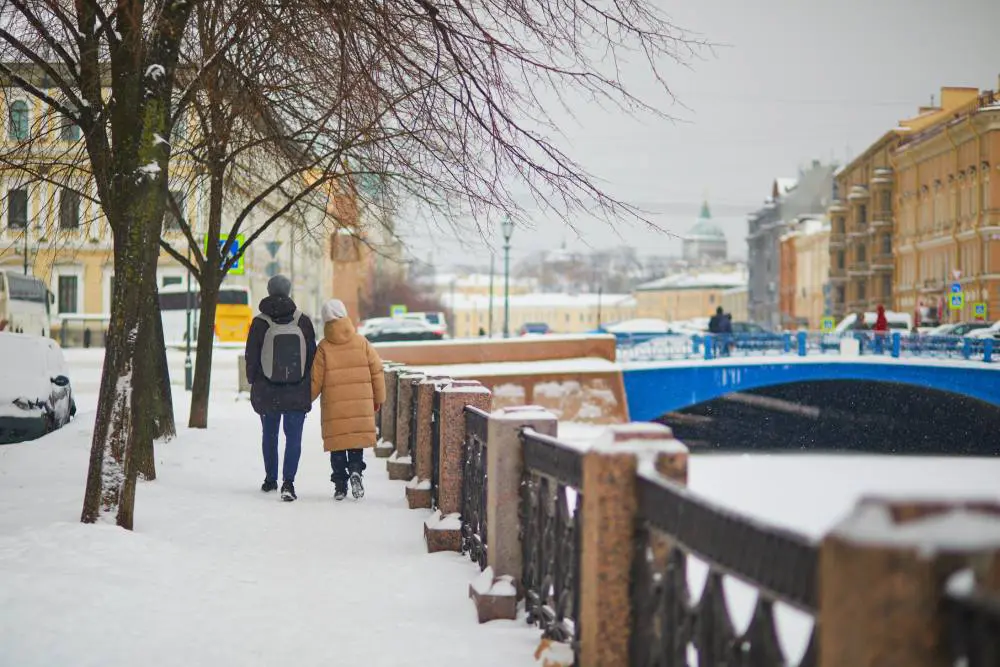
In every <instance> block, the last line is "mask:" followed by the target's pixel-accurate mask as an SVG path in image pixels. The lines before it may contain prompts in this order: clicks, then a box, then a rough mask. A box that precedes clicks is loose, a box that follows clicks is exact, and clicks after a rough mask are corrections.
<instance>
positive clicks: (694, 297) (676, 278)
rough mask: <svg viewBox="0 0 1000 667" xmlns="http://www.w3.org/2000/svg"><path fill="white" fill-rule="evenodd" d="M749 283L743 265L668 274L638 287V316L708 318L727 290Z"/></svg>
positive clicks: (636, 293)
mask: <svg viewBox="0 0 1000 667" xmlns="http://www.w3.org/2000/svg"><path fill="white" fill-rule="evenodd" d="M746 284H747V272H746V267H744V266H738V267H734V268H733V269H732V270H730V271H726V272H712V273H698V272H691V273H677V274H673V275H669V276H666V277H664V278H661V279H660V280H654V281H652V282H648V283H644V284H642V285H639V286H638V287H637V288H636V291H635V300H636V317H639V318H650V319H661V320H666V321H668V322H680V321H687V320H694V319H698V318H707V317H710V316H711V315H712V314H713V313H714V312H715V310H716V308H718V307H719V306H723V294H724V293H726V292H728V291H729V290H731V289H734V288H740V287H746ZM723 307H724V306H723Z"/></svg>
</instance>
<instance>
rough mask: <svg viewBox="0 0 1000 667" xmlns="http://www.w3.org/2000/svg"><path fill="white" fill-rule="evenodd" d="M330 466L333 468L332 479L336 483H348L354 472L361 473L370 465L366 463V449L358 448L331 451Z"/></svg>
mask: <svg viewBox="0 0 1000 667" xmlns="http://www.w3.org/2000/svg"><path fill="white" fill-rule="evenodd" d="M330 467H331V468H333V473H332V474H331V475H330V481H331V482H333V483H334V484H346V483H347V478H348V477H350V476H351V473H352V472H356V473H358V474H359V475H360V474H361V473H363V472H364V471H365V468H367V467H368V466H367V465H366V464H365V450H363V449H360V448H358V449H345V450H342V451H339V452H330Z"/></svg>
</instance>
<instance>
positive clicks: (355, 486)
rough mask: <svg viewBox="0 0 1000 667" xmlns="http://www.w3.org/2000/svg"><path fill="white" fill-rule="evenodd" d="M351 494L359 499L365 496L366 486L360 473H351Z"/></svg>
mask: <svg viewBox="0 0 1000 667" xmlns="http://www.w3.org/2000/svg"><path fill="white" fill-rule="evenodd" d="M351 495H353V496H354V497H355V499H357V500H360V499H361V498H364V497H365V486H364V484H362V483H361V474H360V473H356V472H352V473H351Z"/></svg>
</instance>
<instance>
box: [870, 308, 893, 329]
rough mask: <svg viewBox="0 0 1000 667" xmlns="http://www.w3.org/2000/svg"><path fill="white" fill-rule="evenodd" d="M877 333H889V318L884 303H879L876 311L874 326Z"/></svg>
mask: <svg viewBox="0 0 1000 667" xmlns="http://www.w3.org/2000/svg"><path fill="white" fill-rule="evenodd" d="M872 329H873V330H874V331H875V333H878V334H886V333H889V320H888V318H886V316H885V306H883V305H882V304H879V305H878V308H877V309H876V312H875V326H874V327H872Z"/></svg>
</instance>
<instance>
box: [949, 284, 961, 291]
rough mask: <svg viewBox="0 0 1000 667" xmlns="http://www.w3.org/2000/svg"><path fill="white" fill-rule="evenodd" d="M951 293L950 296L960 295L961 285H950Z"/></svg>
mask: <svg viewBox="0 0 1000 667" xmlns="http://www.w3.org/2000/svg"><path fill="white" fill-rule="evenodd" d="M951 293H952V294H961V293H962V283H952V284H951Z"/></svg>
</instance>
